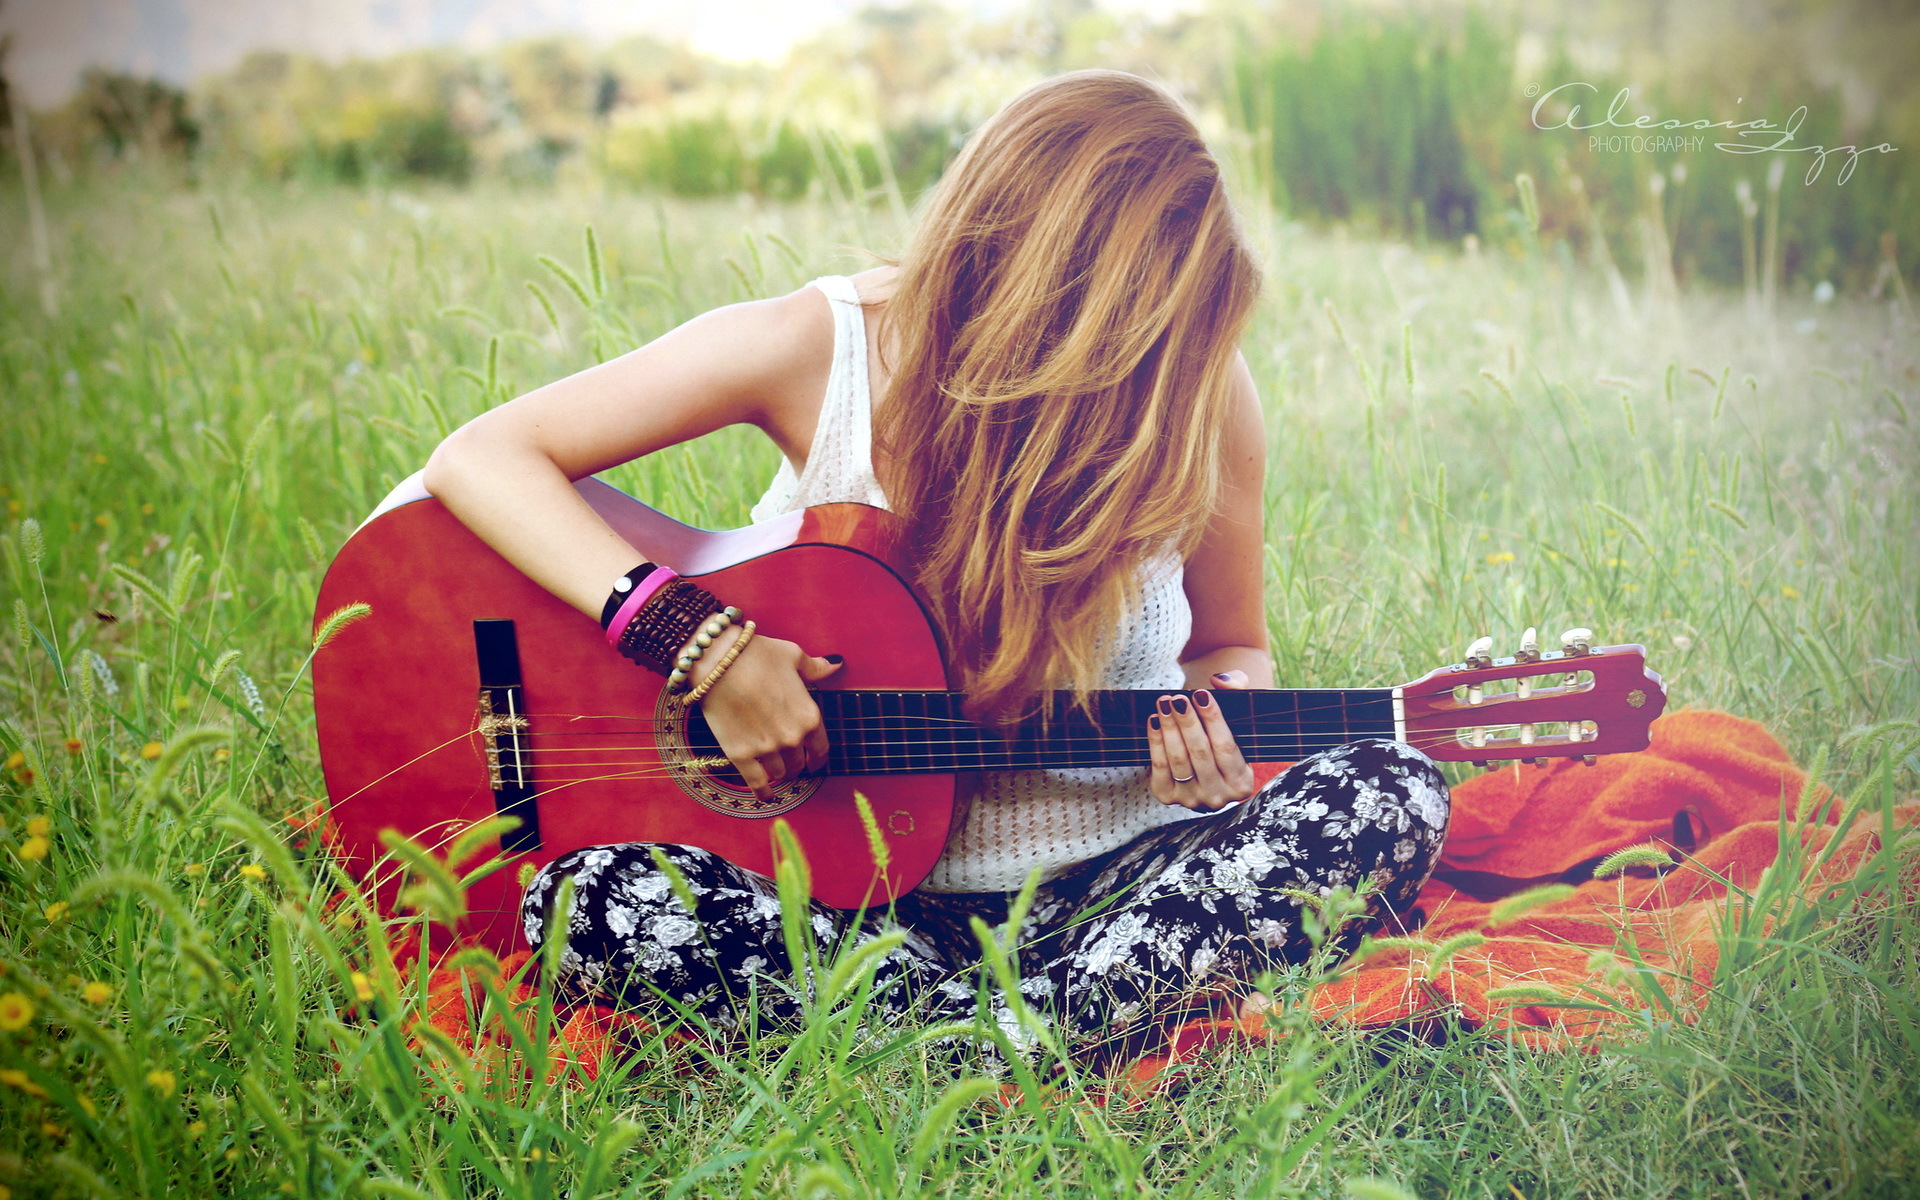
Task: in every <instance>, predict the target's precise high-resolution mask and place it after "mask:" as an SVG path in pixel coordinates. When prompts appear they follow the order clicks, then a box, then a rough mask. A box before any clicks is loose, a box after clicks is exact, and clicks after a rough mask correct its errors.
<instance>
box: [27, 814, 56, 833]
mask: <svg viewBox="0 0 1920 1200" xmlns="http://www.w3.org/2000/svg"><path fill="white" fill-rule="evenodd" d="M52 832H53V822H52V821H49V820H47V819H46V818H45V817H43V816H33V817H28V818H27V836H28V837H45V836H47V835H48V834H50V833H52Z"/></svg>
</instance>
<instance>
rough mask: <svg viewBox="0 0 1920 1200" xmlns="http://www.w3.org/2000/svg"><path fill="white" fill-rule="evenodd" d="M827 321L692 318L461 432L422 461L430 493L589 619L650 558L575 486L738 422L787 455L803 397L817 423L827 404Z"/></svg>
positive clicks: (758, 308)
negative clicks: (622, 578)
mask: <svg viewBox="0 0 1920 1200" xmlns="http://www.w3.org/2000/svg"><path fill="white" fill-rule="evenodd" d="M811 290H812V289H807V291H811ZM830 322H831V317H830V316H829V315H828V313H827V311H826V306H825V301H824V300H823V299H821V298H819V297H818V296H817V295H815V296H808V295H806V294H805V293H802V292H797V293H795V294H793V295H791V296H785V297H782V298H780V299H778V300H766V301H758V302H755V303H751V304H737V305H733V306H731V307H728V308H722V309H717V310H715V311H713V312H710V313H708V314H706V315H705V316H702V317H697V318H695V319H694V320H692V321H689V322H687V323H686V324H685V325H682V326H680V327H679V328H678V329H675V330H673V331H672V332H670V333H668V334H666V335H665V336H663V337H661V338H659V339H657V340H656V341H653V342H650V343H648V344H647V345H645V346H642V347H640V348H639V349H638V350H634V351H631V352H629V353H627V354H623V355H621V356H620V357H619V358H616V359H613V360H612V361H610V362H605V363H602V364H600V365H599V366H597V367H589V368H588V369H587V370H584V371H581V372H579V373H578V374H576V375H570V376H568V377H567V378H565V379H562V380H560V381H558V382H556V383H550V384H548V385H547V386H545V387H543V388H539V389H537V390H535V391H532V392H528V393H527V394H526V395H524V396H521V397H519V398H518V399H516V400H513V401H511V402H509V403H507V404H503V405H501V406H500V407H498V408H495V409H492V410H490V411H488V412H485V413H482V414H481V415H480V416H478V417H475V418H474V419H473V420H471V421H469V422H467V424H466V425H464V426H462V427H461V428H460V429H458V430H456V431H455V432H454V433H453V435H452V436H451V437H449V438H447V440H446V441H444V442H442V443H441V444H440V446H439V447H438V448H437V449H436V450H434V452H433V457H432V458H430V459H428V460H427V469H426V474H425V484H426V488H427V490H428V491H429V492H432V493H433V494H434V495H435V496H436V497H438V498H439V499H440V500H441V501H442V502H443V503H444V504H446V506H447V508H448V509H450V510H451V511H452V512H453V514H454V515H455V516H457V517H459V518H460V520H461V521H462V522H463V523H464V524H466V526H467V527H468V528H469V529H472V530H473V531H474V533H476V534H477V535H479V537H480V538H481V540H482V541H484V542H486V543H487V544H488V545H490V546H492V547H493V548H494V549H495V550H498V551H499V552H500V554H501V556H502V557H504V558H506V559H507V561H509V562H511V563H513V564H514V566H516V567H518V568H519V569H520V570H521V571H523V572H525V573H526V574H527V575H528V576H530V577H531V578H532V579H533V580H534V581H535V582H537V583H539V584H540V585H541V586H543V587H545V588H546V589H547V590H548V591H551V592H552V593H554V594H555V595H556V596H559V597H560V598H561V599H563V600H565V601H566V602H567V603H569V604H571V605H573V606H574V607H575V608H577V609H579V610H580V611H581V612H584V613H587V614H588V615H590V616H594V617H598V616H599V614H600V606H601V604H602V603H604V602H605V600H606V598H607V593H608V591H609V590H610V589H611V587H612V585H613V581H614V580H615V579H616V578H618V577H619V575H620V574H621V573H622V572H623V571H626V570H628V569H629V568H631V567H632V566H633V565H634V563H635V562H637V561H638V560H639V557H643V556H645V554H646V547H644V546H629V545H627V543H626V542H625V541H624V540H623V539H622V538H621V537H620V536H619V535H618V534H616V533H614V531H613V530H612V529H611V528H609V527H608V526H607V524H606V522H605V521H602V520H601V519H600V518H599V517H598V516H597V515H595V514H594V512H593V510H592V509H590V508H589V507H587V504H586V502H585V501H584V500H582V499H581V498H580V496H579V494H578V493H577V492H575V491H574V490H573V487H572V481H573V480H576V479H580V478H583V477H585V476H587V475H591V474H593V473H594V472H596V471H602V470H605V469H606V468H608V467H611V466H614V465H615V464H617V463H622V462H626V461H628V460H629V459H634V458H639V457H641V456H642V455H645V454H651V453H653V452H654V451H656V450H659V449H662V448H663V447H666V446H671V445H675V444H676V443H679V442H685V441H690V440H692V439H693V438H697V437H699V436H701V435H702V434H706V433H711V432H712V431H714V430H716V429H720V428H722V427H724V426H727V425H735V424H740V423H747V424H752V425H756V426H759V427H760V428H762V429H764V430H766V431H767V432H768V434H769V436H771V437H773V439H774V440H775V442H777V443H780V448H781V449H782V450H783V451H788V452H789V453H792V452H793V451H794V447H793V446H792V445H791V444H790V442H791V436H792V435H791V429H792V427H793V426H794V425H795V424H797V423H798V422H797V421H796V420H795V418H796V416H797V415H798V413H799V411H802V410H804V409H805V408H806V407H807V403H808V401H807V397H808V395H809V394H811V397H812V404H813V408H814V410H815V411H816V412H817V410H818V403H819V396H820V395H821V394H822V393H823V392H824V391H825V387H826V378H827V371H828V369H829V367H830V366H831V363H832V358H833V330H832V325H831V323H830ZM809 436H810V435H809ZM805 449H806V448H805V447H800V448H799V451H800V456H804V452H805ZM636 552H637V553H636Z"/></svg>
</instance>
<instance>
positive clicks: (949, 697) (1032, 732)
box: [694, 688, 1397, 775]
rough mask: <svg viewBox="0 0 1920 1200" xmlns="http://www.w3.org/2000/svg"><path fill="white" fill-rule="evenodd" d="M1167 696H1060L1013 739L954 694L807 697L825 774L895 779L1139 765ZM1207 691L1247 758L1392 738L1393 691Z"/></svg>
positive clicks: (1285, 756) (1268, 758)
mask: <svg viewBox="0 0 1920 1200" xmlns="http://www.w3.org/2000/svg"><path fill="white" fill-rule="evenodd" d="M1164 694H1165V693H1163V692H1152V691H1102V692H1095V693H1093V695H1092V697H1091V700H1092V704H1091V707H1092V710H1093V711H1092V716H1091V717H1090V716H1089V715H1088V714H1087V713H1085V712H1083V711H1081V710H1079V709H1077V708H1069V707H1068V695H1067V693H1059V694H1058V695H1059V700H1058V708H1056V711H1057V712H1064V713H1065V715H1063V716H1058V717H1056V718H1055V719H1054V720H1053V721H1052V722H1051V723H1050V724H1049V725H1048V727H1047V728H1046V730H1045V732H1044V733H1043V732H1042V731H1041V730H1040V729H1039V727H1038V725H1037V724H1035V725H1031V726H1029V727H1028V728H1026V729H1023V730H1022V731H1021V732H1020V734H1019V735H1018V736H1016V737H1014V738H1012V739H1005V738H1002V737H1000V736H998V735H997V734H994V733H990V732H988V731H986V730H983V729H981V728H980V727H979V726H976V725H974V724H973V723H971V722H970V721H968V720H967V719H966V717H965V716H964V715H963V713H962V711H961V705H962V703H963V702H964V701H965V699H966V697H965V695H964V694H963V693H960V692H933V691H897V692H889V691H822V692H816V693H815V694H814V699H815V700H816V701H818V702H819V705H820V712H821V717H822V720H823V722H824V724H825V726H826V731H827V738H828V741H829V743H830V744H831V746H832V748H833V749H832V755H831V758H830V759H829V762H828V767H827V770H828V773H830V774H837V775H894V774H915V773H932V772H940V773H944V772H952V771H1023V770H1042V769H1065V768H1073V767H1125V766H1145V765H1147V763H1148V762H1149V761H1150V760H1149V757H1148V750H1147V737H1146V730H1147V717H1148V716H1149V715H1150V714H1151V713H1152V712H1153V711H1154V702H1155V700H1157V699H1158V698H1159V697H1160V696H1161V695H1164ZM1211 695H1212V696H1213V698H1214V700H1215V702H1216V703H1218V704H1219V706H1220V713H1221V715H1222V716H1224V717H1225V718H1226V719H1227V725H1228V727H1229V728H1231V729H1232V731H1233V736H1234V739H1235V740H1236V741H1237V742H1238V743H1239V744H1240V750H1241V753H1242V754H1244V755H1245V756H1246V758H1247V760H1248V761H1249V762H1297V761H1299V760H1300V759H1303V758H1306V757H1307V756H1308V755H1311V754H1315V753H1318V752H1319V751H1322V750H1330V749H1332V748H1333V747H1335V746H1339V745H1343V744H1345V743H1347V742H1351V741H1355V740H1358V739H1360V738H1376V737H1385V738H1392V737H1395V736H1397V733H1396V730H1397V726H1396V724H1395V715H1396V712H1395V705H1396V700H1395V697H1394V689H1392V688H1297V689H1268V690H1260V691H1225V690H1223V691H1215V692H1212V693H1211ZM694 720H695V721H696V722H697V721H698V718H697V717H695V718H694ZM700 723H701V724H704V722H700ZM704 732H705V731H704V730H702V731H701V733H702V734H704Z"/></svg>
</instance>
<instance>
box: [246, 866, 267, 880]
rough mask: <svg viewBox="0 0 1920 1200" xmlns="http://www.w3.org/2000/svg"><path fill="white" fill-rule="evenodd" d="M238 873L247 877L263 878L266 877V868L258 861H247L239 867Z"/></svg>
mask: <svg viewBox="0 0 1920 1200" xmlns="http://www.w3.org/2000/svg"><path fill="white" fill-rule="evenodd" d="M240 873H241V874H242V875H245V876H246V877H247V878H248V879H255V880H265V879H266V877H267V869H266V868H265V867H263V866H261V865H260V864H259V863H248V864H247V865H246V866H244V867H241V868H240Z"/></svg>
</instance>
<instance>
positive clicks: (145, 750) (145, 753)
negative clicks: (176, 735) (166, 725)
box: [140, 742, 166, 762]
mask: <svg viewBox="0 0 1920 1200" xmlns="http://www.w3.org/2000/svg"><path fill="white" fill-rule="evenodd" d="M165 749H166V747H165V746H162V745H161V744H160V743H159V742H148V743H147V744H146V745H144V746H142V747H140V757H141V758H144V759H146V760H147V761H148V762H152V761H153V760H154V759H156V758H159V757H160V752H161V751H163V750H165Z"/></svg>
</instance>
